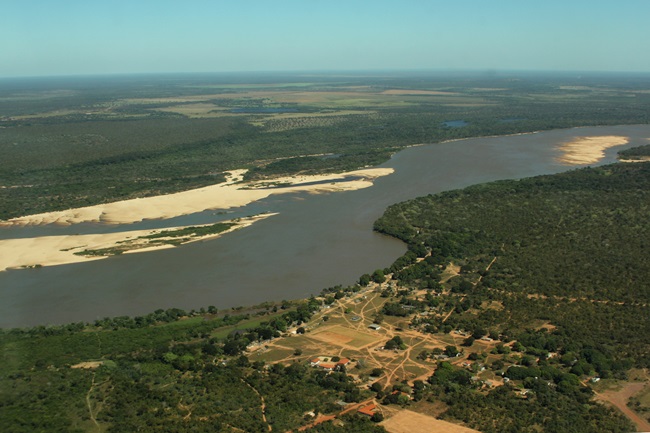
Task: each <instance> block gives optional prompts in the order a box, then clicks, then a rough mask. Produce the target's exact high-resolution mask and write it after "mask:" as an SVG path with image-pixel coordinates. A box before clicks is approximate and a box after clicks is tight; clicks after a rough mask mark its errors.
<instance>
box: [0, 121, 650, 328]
mask: <svg viewBox="0 0 650 433" xmlns="http://www.w3.org/2000/svg"><path fill="white" fill-rule="evenodd" d="M607 135H617V136H625V137H628V138H629V144H627V145H624V146H620V147H617V148H612V149H609V150H608V151H607V154H606V157H605V158H604V159H602V160H601V161H599V162H598V163H597V164H591V165H600V164H605V163H611V162H614V161H615V160H616V152H617V151H618V150H620V149H622V148H626V147H633V146H639V145H643V144H648V142H649V138H650V125H637V126H614V127H587V128H575V129H568V130H555V131H547V132H540V133H535V134H526V135H517V136H507V137H490V138H474V139H467V140H460V141H455V142H449V143H442V144H432V145H424V146H417V147H411V148H409V149H406V150H403V151H401V152H399V153H397V154H396V155H395V156H394V157H393V158H392V159H391V160H390V161H388V162H386V163H385V164H383V166H384V167H392V168H393V169H394V170H395V172H394V173H393V174H391V175H389V176H386V177H383V178H380V179H377V180H376V181H375V184H374V185H373V186H372V187H370V188H366V189H362V190H357V191H349V192H337V193H329V194H318V195H310V194H305V193H303V194H291V195H278V196H272V197H270V198H269V199H266V200H262V201H259V202H257V203H253V204H251V205H249V206H246V207H244V208H241V209H236V210H235V211H234V212H229V213H228V214H227V215H220V214H219V212H214V211H213V212H204V213H201V214H196V215H189V216H186V217H181V218H176V219H174V220H169V221H166V222H164V224H167V225H170V226H172V225H183V224H197V223H208V222H212V221H215V220H218V219H229V218H233V217H237V216H246V215H252V214H257V213H260V212H265V211H270V212H278V213H279V215H276V216H272V217H269V218H267V219H265V220H263V221H260V222H258V223H255V224H254V225H253V226H251V227H248V228H245V229H242V230H238V231H235V232H233V233H230V234H227V235H225V236H223V237H221V238H219V239H214V240H210V241H204V242H197V243H193V244H188V245H185V246H182V247H179V248H174V249H166V250H160V251H154V252H149V253H141V254H127V255H123V256H116V257H111V258H108V259H105V260H98V261H91V262H86V263H78V264H72V265H61V266H52V267H44V268H41V269H24V270H10V271H7V272H0V327H23V326H32V325H38V324H60V323H66V322H74V321H93V320H95V319H97V318H102V317H106V316H118V315H141V314H146V313H149V312H152V311H154V310H155V309H158V308H170V307H179V308H183V309H188V310H189V309H192V308H195V309H198V308H200V307H207V306H208V305H215V306H217V307H218V308H229V307H234V306H239V305H253V304H258V303H260V302H263V301H267V300H282V299H296V298H304V297H307V296H309V295H311V294H317V293H319V292H320V291H321V289H323V288H326V287H331V286H334V285H337V284H343V285H348V284H352V283H354V282H355V281H356V280H357V279H358V277H359V276H360V275H361V274H364V273H371V272H373V271H374V270H375V269H378V268H384V267H386V266H389V265H390V264H391V263H392V262H393V261H394V260H395V259H396V258H397V257H399V256H400V255H401V254H403V253H404V252H405V246H404V244H402V243H401V242H399V241H397V240H395V239H392V238H388V237H385V236H382V235H379V234H376V233H374V232H373V231H372V225H373V222H374V221H375V220H376V219H377V218H379V216H381V214H382V213H383V211H384V210H385V209H386V208H387V207H388V206H389V205H391V204H393V203H397V202H400V201H404V200H408V199H411V198H414V197H418V196H422V195H427V194H432V193H437V192H440V191H445V190H450V189H456V188H462V187H465V186H468V185H472V184H476V183H481V182H487V181H492V180H498V179H513V178H522V177H528V176H534V175H539V174H550V173H557V172H561V171H566V170H568V169H572V168H575V167H576V166H567V165H562V164H560V163H559V162H558V161H557V158H558V157H559V156H560V155H561V152H560V151H559V150H558V149H557V147H558V145H559V144H560V143H563V142H566V141H569V140H571V139H573V138H574V137H581V136H607ZM160 225H161V223H160V222H148V223H145V224H137V225H132V226H129V229H131V227H132V228H133V229H139V228H143V227H150V226H160ZM120 229H122V230H123V229H124V227H121V228H120ZM109 230H115V228H114V227H102V226H99V225H84V226H73V227H67V228H61V227H40V228H32V229H18V228H10V229H0V238H4V239H7V238H12V237H30V236H41V235H45V234H64V233H80V232H93V231H97V232H101V231H109ZM0 253H2V254H7V253H8V254H10V253H11V252H7V251H4V252H0Z"/></svg>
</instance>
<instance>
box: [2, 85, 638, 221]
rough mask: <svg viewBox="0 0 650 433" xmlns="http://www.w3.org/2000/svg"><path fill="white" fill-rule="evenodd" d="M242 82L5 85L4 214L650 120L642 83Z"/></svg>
mask: <svg viewBox="0 0 650 433" xmlns="http://www.w3.org/2000/svg"><path fill="white" fill-rule="evenodd" d="M247 79H248V80H250V84H247V83H242V82H241V80H242V79H241V77H233V76H226V75H224V76H218V75H216V76H213V77H205V76H201V77H192V76H177V77H174V76H168V77H139V78H131V79H130V80H124V79H121V78H114V79H113V80H112V81H111V80H106V79H104V80H105V81H104V82H102V83H101V85H99V83H96V82H95V80H96V79H94V78H86V79H79V80H76V81H71V80H65V79H51V80H50V81H49V82H48V81H47V80H42V79H34V80H32V81H30V80H27V81H12V80H2V81H0V90H2V95H3V96H2V97H1V98H0V130H1V131H2V133H1V134H0V153H1V154H2V155H3V164H2V167H0V186H2V187H4V188H0V219H8V218H11V217H16V216H21V215H26V214H34V213H40V212H46V211H52V210H62V209H66V208H71V207H81V206H87V205H92V204H98V203H103V202H109V201H116V200H122V199H127V198H135V197H144V196H152V195H159V194H167V193H171V192H176V191H180V190H186V189H191V188H196V187H201V186H206V185H209V184H214V183H217V182H221V181H223V180H224V173H225V172H226V171H228V170H232V169H236V168H244V167H246V168H251V169H252V170H251V172H250V174H249V175H248V177H249V178H256V179H257V178H266V177H273V176H279V175H287V174H295V173H297V172H302V173H320V172H336V171H346V170H351V169H356V168H359V167H365V166H369V165H375V164H378V163H380V162H382V161H385V160H386V159H388V158H389V156H390V155H391V153H393V152H395V151H396V150H398V149H400V148H403V147H404V146H408V145H411V144H415V143H434V142H440V141H443V140H449V139H457V138H465V137H474V136H480V135H503V134H513V133H520V132H530V131H536V130H544V129H553V128H566V127H573V126H584V125H604V124H634V123H647V122H649V121H650V117H649V114H648V113H650V110H648V107H649V105H650V94H648V93H647V92H644V90H645V89H647V85H648V78H647V77H645V76H620V77H619V76H587V77H582V78H580V79H576V78H573V77H568V76H548V75H547V76H534V75H521V76H502V77H498V76H497V77H492V78H488V77H479V76H463V77H462V78H461V79H459V78H457V77H447V76H437V75H431V74H429V75H426V74H411V75H408V74H405V75H402V76H381V75H378V76H374V77H373V76H358V77H356V76H354V75H351V76H348V77H345V78H344V79H343V78H342V77H329V76H321V77H314V76H309V77H301V76H298V75H292V76H282V75H275V76H266V77H258V76H251V77H247ZM302 80H304V82H302ZM576 86H579V87H576ZM34 89H36V90H34ZM144 89H146V90H144ZM386 91H389V92H388V93H386ZM390 91H393V92H392V93H391V92H390ZM417 91H425V93H420V94H418V93H417ZM426 92H430V93H426ZM453 119H462V120H464V121H465V122H467V124H466V125H465V126H462V127H451V126H446V125H445V124H444V122H446V121H449V120H453Z"/></svg>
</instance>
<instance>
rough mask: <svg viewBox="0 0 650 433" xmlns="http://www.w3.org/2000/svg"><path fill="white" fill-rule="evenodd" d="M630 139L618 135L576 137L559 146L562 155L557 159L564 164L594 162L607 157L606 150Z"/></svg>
mask: <svg viewBox="0 0 650 433" xmlns="http://www.w3.org/2000/svg"><path fill="white" fill-rule="evenodd" d="M629 141H630V140H629V137H622V136H618V135H605V136H597V137H576V138H575V139H573V140H571V141H568V142H566V143H562V144H561V145H560V146H559V147H558V149H559V150H560V151H561V152H562V155H561V156H559V157H558V158H557V161H558V162H560V163H562V164H564V165H583V164H593V163H596V162H598V161H600V160H601V159H603V158H604V157H605V150H607V149H609V148H610V147H614V146H620V145H623V144H627V143H628V142H629Z"/></svg>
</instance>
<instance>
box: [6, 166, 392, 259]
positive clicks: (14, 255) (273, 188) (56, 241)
mask: <svg viewBox="0 0 650 433" xmlns="http://www.w3.org/2000/svg"><path fill="white" fill-rule="evenodd" d="M245 172H246V170H235V171H232V172H231V173H230V176H229V177H228V181H227V182H225V183H221V184H217V185H212V186H208V187H204V188H198V189H193V190H190V191H184V192H179V193H175V194H168V195H163V196H156V197H149V198H142V199H134V200H125V201H121V202H115V203H107V204H102V205H97V206H89V207H84V208H78V209H69V210H66V211H60V212H48V213H43V214H38V215H29V216H25V217H20V218H13V219H10V220H8V221H0V226H14V227H23V226H30V225H45V224H59V225H72V224H78V223H83V222H99V223H104V224H130V223H135V222H138V221H142V220H145V219H166V218H173V217H177V216H181V215H187V214H192V213H195V212H201V211H204V210H209V209H229V208H233V207H240V206H244V205H246V204H249V203H251V202H254V201H256V200H260V199H263V198H266V197H268V196H270V195H272V194H286V193H293V192H309V193H323V192H330V191H350V190H356V189H361V188H367V187H369V186H371V185H372V181H373V180H374V179H376V178H377V177H380V176H386V175H388V174H390V173H392V172H393V169H390V168H371V169H366V170H358V171H353V172H348V173H342V174H328V175H319V176H293V177H287V178H280V179H273V180H272V181H259V182H249V183H245V184H244V183H240V182H241V180H242V176H243V175H244V173H245ZM271 215H272V214H263V215H259V216H257V217H252V218H247V219H240V220H237V221H235V222H236V224H237V225H236V226H234V227H233V228H231V229H230V230H228V231H232V230H235V229H239V228H242V227H246V226H248V225H250V224H253V223H254V222H255V221H259V220H260V219H262V218H267V217H269V216H271ZM231 222H232V221H231ZM181 228H184V227H170V228H166V229H165V230H175V229H181ZM159 231H160V230H139V231H122V232H119V233H108V234H89V235H66V236H41V237H36V238H25V239H7V240H0V271H3V270H6V269H10V268H26V267H37V266H52V265H61V264H68V263H78V262H82V261H86V260H97V259H101V258H105V257H106V256H80V255H75V254H74V253H75V252H81V251H84V250H97V249H104V248H114V247H116V246H118V245H120V246H122V247H123V246H124V245H125V244H124V243H125V242H127V243H128V245H129V247H128V249H129V251H125V252H145V251H151V250H158V249H161V248H173V246H171V245H155V246H151V245H149V244H148V241H147V240H135V239H136V238H138V237H141V236H146V235H149V234H152V233H157V232H159ZM228 231H226V232H221V233H219V234H217V235H209V236H204V237H196V238H193V239H192V241H196V240H203V239H206V238H209V237H216V236H219V235H222V234H224V233H227V232H228Z"/></svg>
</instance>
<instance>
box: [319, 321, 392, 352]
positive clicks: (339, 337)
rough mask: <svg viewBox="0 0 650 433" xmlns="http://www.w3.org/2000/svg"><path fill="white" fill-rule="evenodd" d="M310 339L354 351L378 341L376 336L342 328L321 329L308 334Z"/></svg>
mask: <svg viewBox="0 0 650 433" xmlns="http://www.w3.org/2000/svg"><path fill="white" fill-rule="evenodd" d="M310 336H311V337H312V338H315V339H318V340H321V341H323V342H325V343H330V344H334V345H339V346H352V347H354V348H356V349H361V348H363V347H366V346H369V345H371V344H376V343H378V342H379V341H380V338H379V337H378V336H375V335H372V334H366V333H363V332H359V331H356V330H354V329H350V328H344V327H343V326H332V327H328V328H322V329H319V330H317V331H314V332H312V333H311V334H310Z"/></svg>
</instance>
